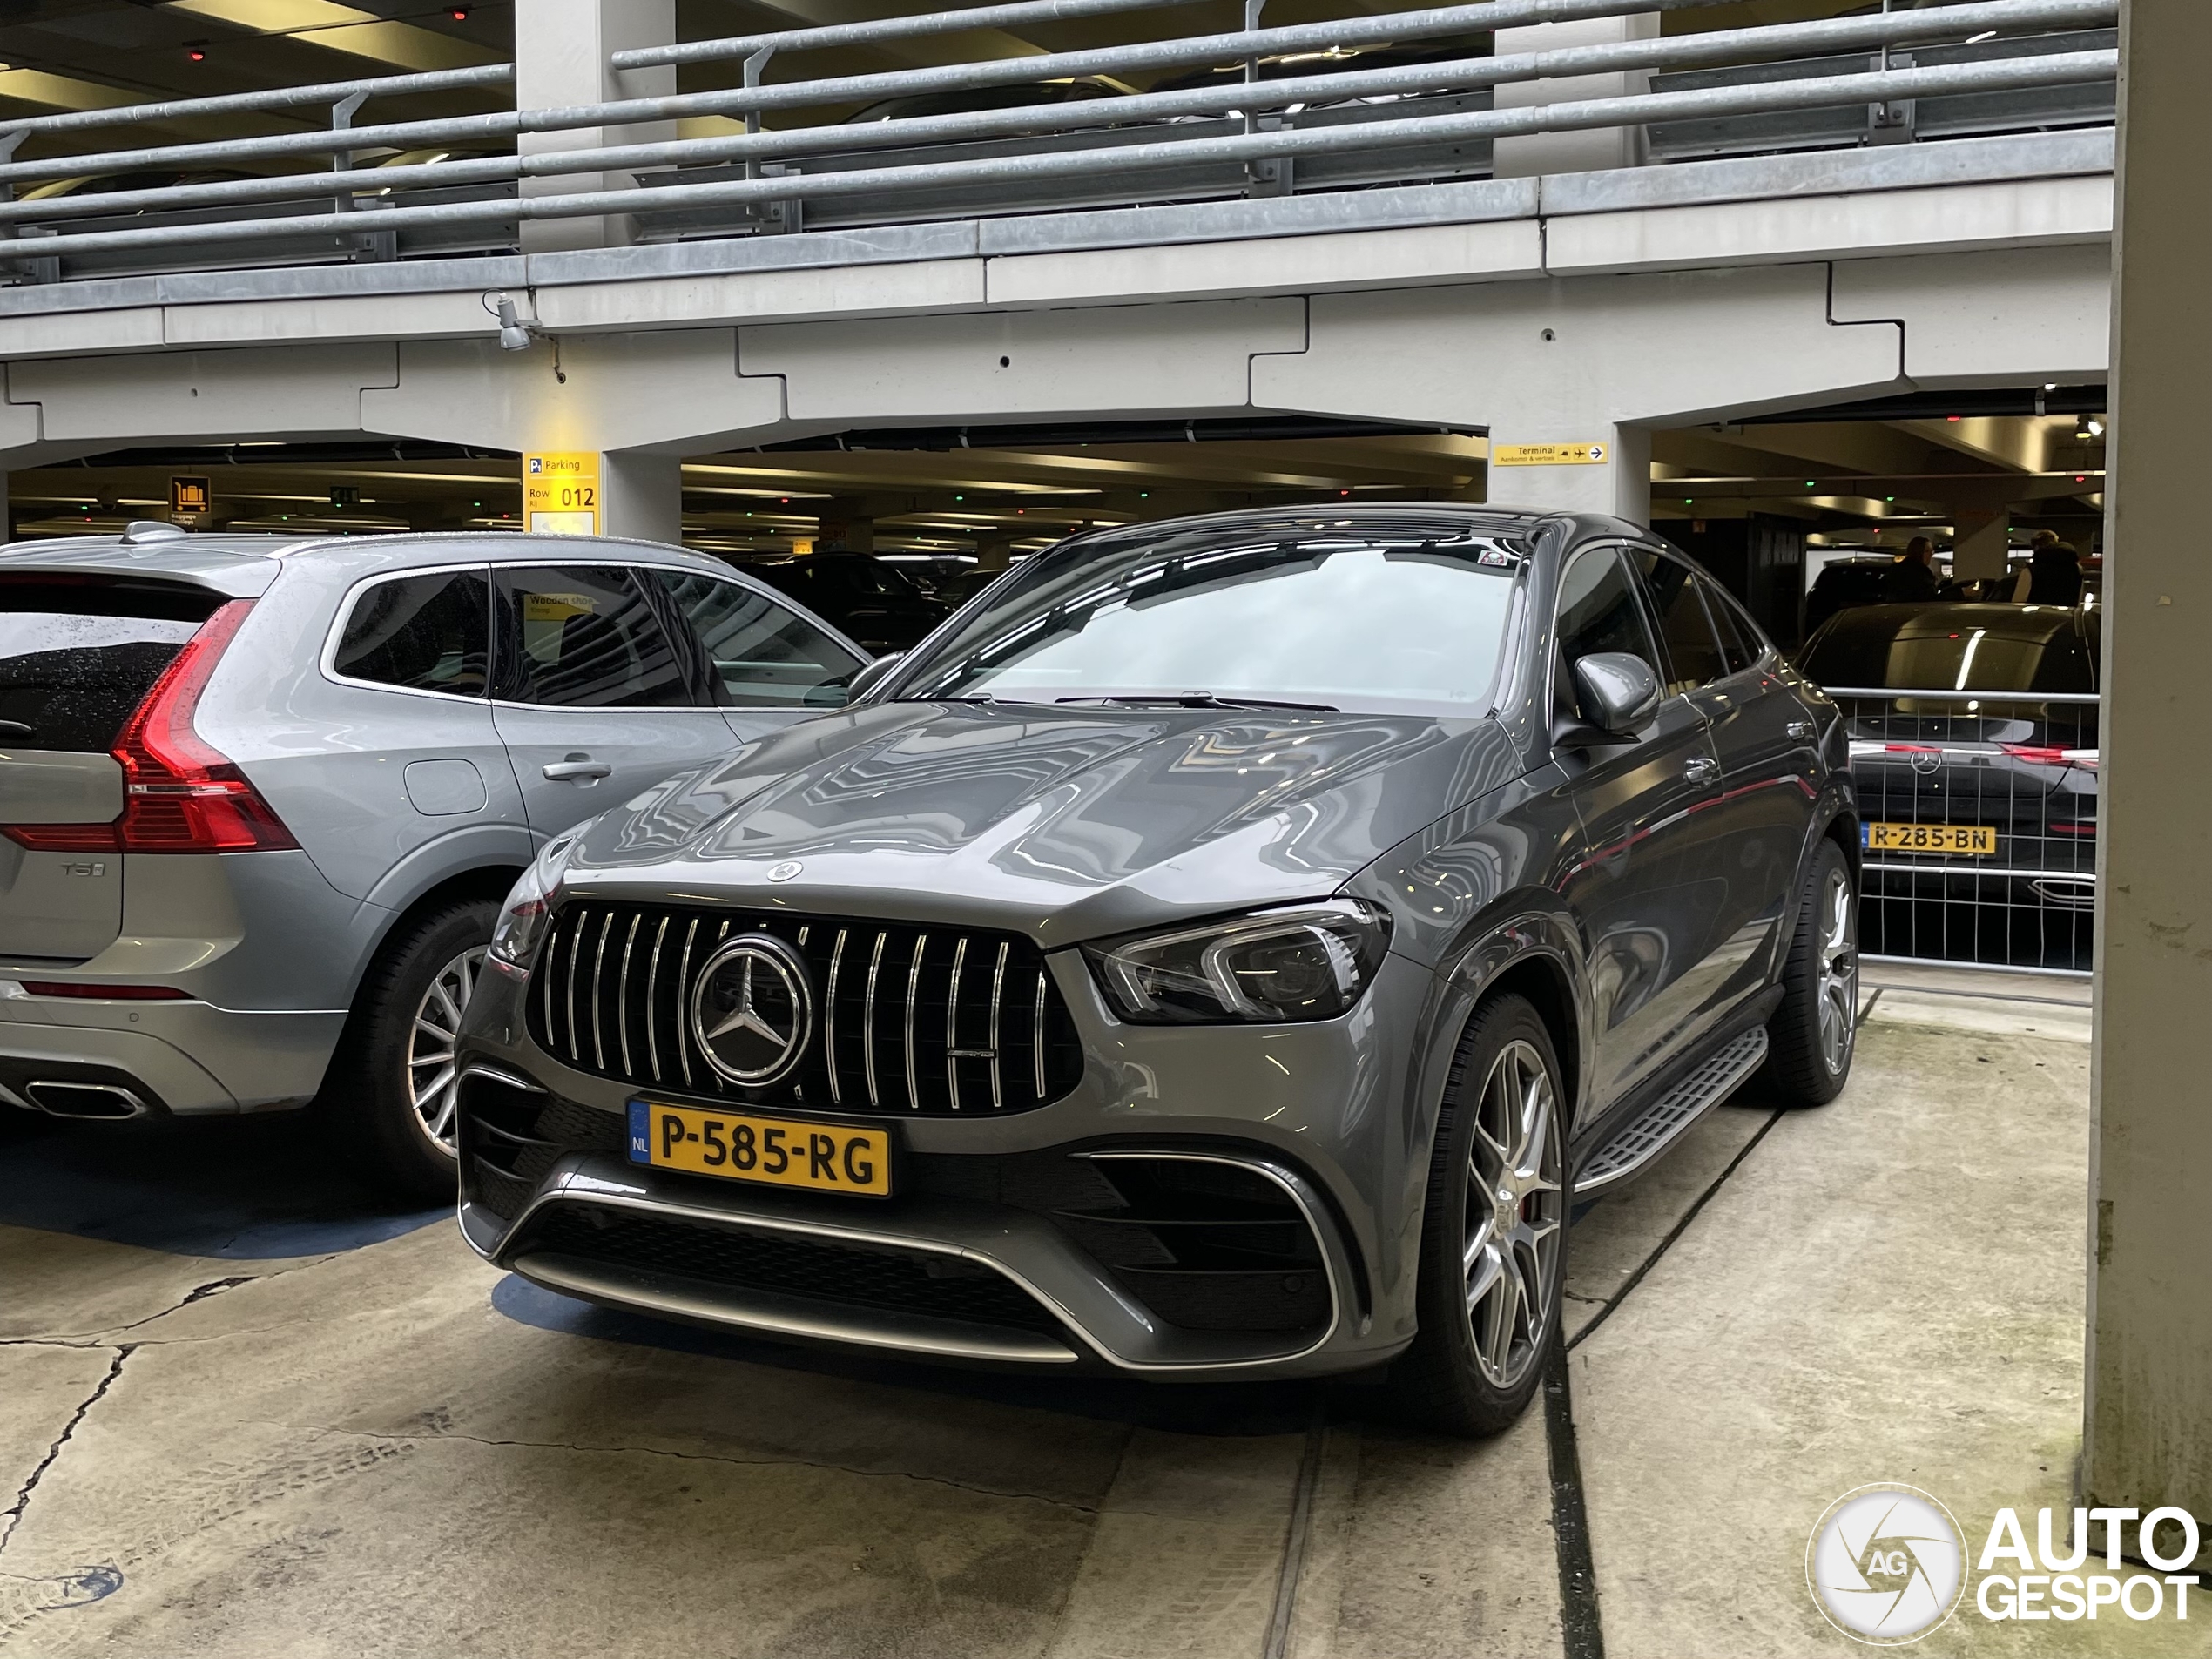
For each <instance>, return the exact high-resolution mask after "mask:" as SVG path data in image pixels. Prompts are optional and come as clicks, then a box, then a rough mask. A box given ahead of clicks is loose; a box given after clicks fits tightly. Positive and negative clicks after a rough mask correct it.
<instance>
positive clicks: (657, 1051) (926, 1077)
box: [528, 900, 1082, 1115]
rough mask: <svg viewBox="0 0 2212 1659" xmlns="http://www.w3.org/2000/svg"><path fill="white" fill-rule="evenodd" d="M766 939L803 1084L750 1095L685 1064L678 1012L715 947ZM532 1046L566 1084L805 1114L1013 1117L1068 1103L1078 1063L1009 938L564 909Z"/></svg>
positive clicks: (686, 1005)
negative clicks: (809, 990)
mask: <svg viewBox="0 0 2212 1659" xmlns="http://www.w3.org/2000/svg"><path fill="white" fill-rule="evenodd" d="M745 933H765V934H773V935H774V936H775V937H777V938H779V939H780V940H782V941H784V942H785V943H786V944H788V945H791V946H792V947H793V948H796V949H797V950H798V952H799V954H800V955H801V956H802V957H804V958H805V959H806V966H807V971H808V974H809V975H810V977H811V978H812V981H813V1000H814V1018H813V1030H812V1032H811V1033H810V1034H809V1035H808V1036H807V1039H806V1051H805V1055H804V1057H803V1058H802V1060H801V1062H800V1063H799V1068H798V1069H797V1070H795V1071H794V1072H793V1073H792V1075H791V1076H788V1077H786V1078H785V1079H784V1080H782V1081H781V1082H777V1083H775V1084H773V1085H771V1086H769V1087H766V1088H762V1089H748V1088H745V1087H741V1086H740V1085H738V1084H736V1083H732V1082H728V1081H727V1080H725V1078H723V1077H722V1076H720V1074H719V1073H718V1072H717V1071H716V1070H715V1069H714V1068H713V1067H712V1066H711V1065H709V1064H708V1063H707V1062H706V1060H705V1056H704V1055H702V1054H701V1053H700V1052H699V1048H698V1041H697V1038H696V1036H695V1035H694V1033H693V1032H692V1029H691V1015H690V1009H691V992H692V988H693V987H694V985H695V984H696V982H697V981H698V975H699V974H700V972H701V971H702V969H703V968H704V966H705V961H706V960H707V958H708V957H709V956H711V954H713V952H714V950H715V949H716V948H717V947H718V946H719V945H720V944H721V943H722V942H723V941H725V940H727V939H731V938H734V937H736V936H738V935H739V934H745ZM528 995H529V1028H530V1035H531V1036H532V1037H533V1038H534V1039H535V1040H536V1042H537V1044H538V1046H539V1047H540V1048H542V1049H544V1050H545V1051H546V1052H547V1053H549V1054H550V1055H554V1056H556V1058H558V1059H561V1060H563V1061H566V1062H568V1063H569V1064H570V1065H571V1066H574V1067H575V1068H576V1069H577V1070H579V1071H588V1072H592V1073H595V1074H596V1075H597V1076H602V1077H613V1078H617V1079H619V1080H620V1081H622V1082H628V1083H634V1084H636V1085H637V1086H639V1087H641V1088H647V1087H651V1088H658V1089H666V1090H670V1091H671V1092H681V1093H686V1094H692V1095H705V1096H715V1097H718V1098H723V1099H730V1100H742V1101H746V1102H752V1103H788V1104H791V1105H795V1106H805V1107H806V1108H808V1109H812V1110H814V1111H846V1112H886V1113H910V1112H919V1113H923V1114H928V1115H943V1114H950V1113H978V1114H989V1113H994V1112H1018V1111H1027V1110H1028V1109H1031V1108H1033V1107H1037V1106H1043V1105H1047V1104H1049V1103H1051V1102H1053V1101H1055V1100H1058V1099H1059V1098H1061V1097H1062V1096H1064V1095H1066V1094H1067V1093H1068V1092H1069V1090H1070V1089H1074V1088H1075V1086H1076V1082H1077V1080H1078V1079H1079V1078H1080V1077H1081V1076H1082V1047H1081V1045H1080V1043H1079V1042H1077V1040H1076V1029H1075V1023H1074V1022H1073V1021H1072V1020H1071V1019H1070V1018H1069V1013H1068V1008H1067V1005H1066V1003H1065V1002H1064V1001H1062V998H1061V995H1060V989H1059V987H1058V986H1056V985H1055V984H1054V983H1053V980H1052V974H1051V971H1050V970H1049V968H1047V967H1046V966H1045V961H1044V956H1043V954H1042V952H1040V951H1039V950H1038V949H1037V948H1036V946H1035V944H1034V943H1032V942H1031V941H1028V940H1027V939H1024V938H1022V937H1021V936H1020V935H1018V934H996V933H981V932H977V931H974V930H973V929H961V928H954V927H927V926H918V925H915V924H913V923H905V922H900V923H888V922H872V921H853V920H852V919H850V918H846V917H836V916H787V915H761V914H758V913H755V912H746V911H731V910H713V909H705V908H685V907H669V906H662V905H637V904H624V903H611V902H603V901H600V900H578V901H577V902H574V903H571V904H570V905H568V906H567V907H564V908H563V910H562V911H561V913H560V914H559V915H558V916H557V917H556V919H555V921H554V925H553V927H552V930H551V932H550V934H549V936H548V937H547V940H546V942H545V946H544V948H543V952H542V953H541V954H540V955H539V958H538V961H537V965H536V969H535V971H534V972H533V974H532V976H531V983H530V987H529V993H528Z"/></svg>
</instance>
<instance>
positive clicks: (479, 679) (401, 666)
mask: <svg viewBox="0 0 2212 1659" xmlns="http://www.w3.org/2000/svg"><path fill="white" fill-rule="evenodd" d="M332 666H333V667H334V668H335V669H336V670H337V671H339V672H340V673H341V674H343V675H344V676H346V678H348V679H357V680H374V681H375V682H376V684H378V685H397V686H402V687H404V688H406V689H407V690H408V691H445V692H448V693H449V694H451V695H453V696H455V697H482V695H483V694H484V689H485V686H486V685H487V683H488V681H489V677H490V671H491V588H490V577H489V575H488V574H487V573H486V572H485V571H483V570H437V571H425V572H424V573H422V574H421V575H420V576H405V577H396V578H395V579H394V580H392V581H389V582H380V583H377V584H376V585H375V586H374V587H373V588H367V589H364V590H362V591H361V595H360V597H358V598H356V599H355V600H354V608H353V611H352V613H351V614H350V615H348V616H347V618H346V631H345V633H344V634H343V635H341V637H340V638H339V641H338V651H337V655H336V657H335V658H334V661H333V663H332Z"/></svg>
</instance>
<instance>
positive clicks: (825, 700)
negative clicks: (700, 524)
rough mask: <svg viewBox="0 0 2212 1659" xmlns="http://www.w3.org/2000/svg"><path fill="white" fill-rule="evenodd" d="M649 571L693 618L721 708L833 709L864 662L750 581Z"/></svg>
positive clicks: (693, 629)
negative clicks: (748, 583)
mask: <svg viewBox="0 0 2212 1659" xmlns="http://www.w3.org/2000/svg"><path fill="white" fill-rule="evenodd" d="M647 576H648V579H649V580H651V581H652V582H655V583H658V584H659V586H660V588H661V590H662V591H663V592H664V593H665V594H666V595H667V597H668V598H669V600H670V601H671V604H673V605H674V606H675V608H676V610H678V611H679V612H680V613H681V614H682V615H683V617H684V619H685V622H687V623H688V624H690V625H691V632H692V634H693V635H694V636H695V637H697V639H698V645H699V649H700V651H702V652H703V653H704V655H705V658H706V661H707V663H708V664H710V665H711V673H710V675H709V679H708V684H709V686H710V688H711V691H712V692H713V694H714V700H715V702H716V703H717V704H718V705H719V706H721V707H723V708H740V709H745V708H801V707H806V708H834V707H836V706H837V705H840V704H842V703H843V702H844V701H845V700H846V691H845V685H846V681H847V680H849V679H850V678H852V677H853V672H854V671H856V670H858V669H859V668H860V666H861V664H863V663H864V662H865V661H866V658H862V657H860V656H858V655H856V654H855V653H854V652H853V651H849V650H847V649H846V647H845V646H843V645H840V644H838V643H837V641H836V640H834V639H833V638H831V637H829V635H827V634H826V633H825V632H823V631H821V630H820V629H819V628H817V627H816V626H815V625H814V624H813V623H811V622H808V621H807V620H806V618H805V617H800V616H798V615H795V614H794V613H793V612H792V611H791V610H788V609H786V607H784V606H782V605H779V604H777V603H776V602H775V601H774V600H772V599H771V598H769V597H767V596H766V595H765V594H760V593H756V592H754V591H753V590H752V589H751V588H747V587H743V586H740V585H739V584H738V583H735V582H722V581H718V580H717V579H716V578H715V577H711V576H693V575H691V574H689V573H688V572H685V571H680V570H653V571H649V572H648V573H647Z"/></svg>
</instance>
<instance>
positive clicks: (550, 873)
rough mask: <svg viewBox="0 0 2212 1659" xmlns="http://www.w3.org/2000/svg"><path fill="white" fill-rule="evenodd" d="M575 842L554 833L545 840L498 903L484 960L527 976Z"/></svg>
mask: <svg viewBox="0 0 2212 1659" xmlns="http://www.w3.org/2000/svg"><path fill="white" fill-rule="evenodd" d="M574 846H576V837H575V836H574V835H562V836H556V838H555V839H554V840H551V841H549V842H548V843H546V846H545V849H544V851H543V852H542V853H539V854H538V855H537V856H536V858H535V859H532V860H530V865H529V868H528V869H527V870H524V871H523V875H522V880H519V881H517V882H516V883H515V886H514V888H513V890H512V891H510V892H509V894H508V895H507V901H506V902H505V903H504V904H502V905H501V906H500V907H499V925H498V926H497V927H495V928H493V929H492V935H491V950H490V952H489V955H488V956H487V958H486V960H487V961H489V962H490V963H491V965H492V966H493V967H494V968H497V969H499V971H500V972H501V973H502V974H507V975H508V976H509V978H512V979H528V978H529V976H530V958H531V957H533V956H535V955H536V954H537V946H538V941H540V940H541V939H543V938H544V937H545V924H546V921H547V920H548V919H549V918H550V916H551V914H552V911H553V895H554V894H556V892H557V891H559V888H560V885H561V874H562V872H563V871H564V870H566V869H567V868H568V863H569V852H570V849H571V848H572V847H574Z"/></svg>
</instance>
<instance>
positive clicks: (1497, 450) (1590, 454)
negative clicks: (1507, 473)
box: [1490, 442, 1608, 467]
mask: <svg viewBox="0 0 2212 1659" xmlns="http://www.w3.org/2000/svg"><path fill="white" fill-rule="evenodd" d="M1606 455H1608V449H1607V448H1606V446H1605V445H1604V444H1602V443H1594V442H1582V443H1494V444H1492V445H1491V446H1490V464H1491V465H1492V466H1494V467H1595V466H1601V465H1602V464H1603V463H1604V461H1605V458H1606Z"/></svg>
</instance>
